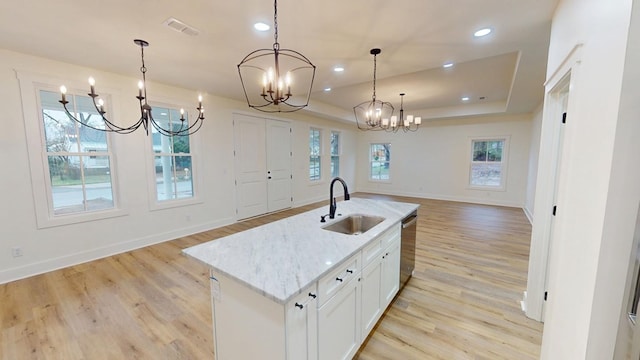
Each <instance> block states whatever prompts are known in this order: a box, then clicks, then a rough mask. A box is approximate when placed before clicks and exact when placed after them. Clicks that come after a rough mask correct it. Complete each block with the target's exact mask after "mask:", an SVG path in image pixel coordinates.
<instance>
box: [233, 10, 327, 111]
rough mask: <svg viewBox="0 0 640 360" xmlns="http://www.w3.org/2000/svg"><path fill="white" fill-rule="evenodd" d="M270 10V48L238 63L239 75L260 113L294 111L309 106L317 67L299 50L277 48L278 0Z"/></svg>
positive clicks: (254, 106)
mask: <svg viewBox="0 0 640 360" xmlns="http://www.w3.org/2000/svg"><path fill="white" fill-rule="evenodd" d="M273 9H274V10H273V27H274V30H275V35H274V39H275V42H274V43H273V48H272V49H259V50H255V51H253V52H251V53H249V55H247V56H245V57H244V59H242V61H241V62H240V64H238V74H239V75H240V82H241V83H242V89H243V90H244V95H245V97H246V98H247V104H248V105H249V107H251V108H254V109H256V110H260V111H263V112H293V111H297V110H300V109H302V108H304V107H305V106H307V105H309V97H310V95H311V88H312V87H313V79H314V77H315V74H316V67H315V65H313V64H312V63H311V61H309V59H307V58H306V57H305V56H304V55H302V54H301V53H299V52H297V51H295V50H289V49H281V48H280V44H279V43H278V1H277V0H275V1H274V2H273ZM243 75H244V76H243ZM246 79H250V80H249V81H250V84H251V85H250V86H247V85H245V80H246ZM255 80H257V81H256V83H255V85H254V84H253V81H255ZM258 81H259V82H258ZM259 84H260V85H259ZM247 87H249V91H247ZM259 87H261V90H258V88H259ZM293 90H295V91H293Z"/></svg>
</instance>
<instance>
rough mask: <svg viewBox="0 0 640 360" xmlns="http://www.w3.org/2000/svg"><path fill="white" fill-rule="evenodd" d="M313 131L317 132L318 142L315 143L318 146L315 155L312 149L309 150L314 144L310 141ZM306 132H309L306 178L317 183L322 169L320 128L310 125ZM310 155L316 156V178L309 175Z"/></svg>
mask: <svg viewBox="0 0 640 360" xmlns="http://www.w3.org/2000/svg"><path fill="white" fill-rule="evenodd" d="M314 131H315V132H317V133H318V144H317V146H318V154H317V155H313V153H312V150H311V149H312V147H313V145H314V144H312V143H311V139H312V135H311V133H312V132H314ZM308 134H309V163H308V164H309V168H308V171H309V176H308V177H307V180H308V181H309V182H311V183H319V182H321V181H322V175H323V171H322V153H323V150H324V147H323V146H322V145H323V144H322V129H321V128H318V127H314V126H310V127H309V133H308ZM312 157H315V158H317V161H316V163H317V164H318V165H317V167H318V177H317V178H312V177H311V166H312V164H313V163H312Z"/></svg>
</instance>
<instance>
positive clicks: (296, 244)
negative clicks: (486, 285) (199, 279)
mask: <svg viewBox="0 0 640 360" xmlns="http://www.w3.org/2000/svg"><path fill="white" fill-rule="evenodd" d="M337 205H338V206H337V211H336V217H335V219H333V220H330V219H329V217H328V216H327V218H326V219H327V222H325V223H321V222H320V216H321V215H325V214H327V212H328V210H329V206H328V205H327V206H322V207H321V208H318V209H315V210H311V211H308V212H305V213H302V214H298V215H294V216H291V217H289V218H285V219H282V220H278V221H275V222H272V223H269V224H265V225H262V226H259V227H255V228H252V229H249V230H246V231H243V232H240V233H236V234H233V235H229V236H226V237H223V238H220V239H216V240H212V241H209V242H206V243H203V244H200V245H196V246H193V247H190V248H187V249H184V250H183V252H184V253H185V254H187V255H188V256H191V257H193V258H195V259H197V260H199V261H201V262H202V263H204V264H206V265H208V266H209V267H211V269H212V270H213V271H214V273H215V272H219V273H222V274H224V275H226V276H228V277H230V278H232V279H235V280H237V281H238V282H240V283H242V284H244V285H246V286H248V287H249V288H251V289H253V290H254V291H256V292H258V293H260V294H262V295H264V296H266V297H268V298H270V299H273V300H274V301H276V302H278V303H282V304H284V303H286V302H287V301H288V300H289V299H291V298H292V297H293V296H295V295H297V294H298V293H300V291H302V289H304V288H305V287H306V286H308V285H309V284H311V283H313V282H314V281H317V280H318V279H319V278H321V277H322V276H323V275H324V274H325V273H327V272H328V271H329V270H331V269H332V268H333V267H334V266H336V265H338V264H340V263H341V262H342V261H343V260H346V259H347V258H349V257H350V256H351V255H353V254H355V253H356V252H357V251H359V250H360V249H362V248H363V247H364V246H365V245H366V244H367V243H369V242H370V241H371V240H373V239H374V238H376V237H377V236H378V235H380V234H381V233H383V232H384V231H385V230H387V229H389V228H390V227H391V226H393V225H395V224H397V223H398V222H400V221H401V220H402V219H403V218H404V217H405V216H407V215H409V214H410V213H411V212H413V211H414V210H416V209H417V208H418V207H419V205H418V204H412V203H403V202H393V201H380V200H371V199H363V198H356V197H352V198H351V200H349V201H340V202H338V204H337ZM338 214H341V215H342V216H338ZM352 214H364V215H375V216H381V217H384V218H385V220H384V221H383V222H381V223H380V224H378V225H376V226H375V227H373V228H371V229H370V230H369V231H367V232H365V233H363V234H360V235H345V234H341V233H337V232H333V231H328V230H324V229H322V228H323V227H325V226H327V225H330V224H332V223H334V222H336V221H340V220H341V219H343V218H345V217H347V216H349V215H352Z"/></svg>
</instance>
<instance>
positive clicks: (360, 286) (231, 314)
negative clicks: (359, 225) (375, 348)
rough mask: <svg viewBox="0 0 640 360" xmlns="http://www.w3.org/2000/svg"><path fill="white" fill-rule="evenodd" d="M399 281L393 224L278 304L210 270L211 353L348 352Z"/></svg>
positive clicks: (318, 357) (240, 359)
mask: <svg viewBox="0 0 640 360" xmlns="http://www.w3.org/2000/svg"><path fill="white" fill-rule="evenodd" d="M399 284H400V224H396V225H394V226H393V227H392V228H390V229H389V230H387V231H385V232H384V233H383V234H382V235H380V236H378V237H377V238H375V239H373V240H372V241H371V242H370V243H368V244H367V245H366V246H365V247H364V248H363V249H362V250H361V251H358V252H357V253H356V254H355V255H353V256H351V257H350V258H348V259H346V260H345V261H343V262H341V263H340V264H339V265H337V266H335V267H334V268H333V269H331V270H330V271H329V272H328V273H327V274H325V275H324V276H323V277H322V278H320V279H319V280H318V281H317V282H314V283H313V284H311V285H309V286H307V288H305V289H304V290H303V291H301V292H300V293H299V294H298V295H296V296H294V297H293V298H291V300H289V301H288V302H287V303H286V304H284V305H283V304H282V303H279V302H277V301H275V300H273V299H270V298H267V297H265V296H262V295H260V294H259V293H257V292H255V291H254V290H253V289H250V288H249V287H247V286H245V285H243V284H240V283H239V282H237V281H235V280H233V279H231V278H229V277H227V276H225V275H222V274H216V273H215V272H214V271H212V272H211V289H212V298H213V320H214V326H213V329H214V334H213V335H214V341H215V343H214V352H215V356H216V359H217V360H244V359H266V358H268V359H286V360H339V359H351V358H352V357H353V356H354V355H355V353H356V352H357V351H358V349H359V348H360V346H361V345H362V342H363V341H364V340H365V339H366V338H367V336H368V335H369V333H370V332H371V330H372V329H373V327H374V326H375V324H376V323H377V322H378V320H379V319H380V317H381V316H382V314H383V313H384V310H385V309H386V308H387V306H388V305H389V303H390V302H391V300H393V297H394V296H395V295H396V293H397V292H398V289H399Z"/></svg>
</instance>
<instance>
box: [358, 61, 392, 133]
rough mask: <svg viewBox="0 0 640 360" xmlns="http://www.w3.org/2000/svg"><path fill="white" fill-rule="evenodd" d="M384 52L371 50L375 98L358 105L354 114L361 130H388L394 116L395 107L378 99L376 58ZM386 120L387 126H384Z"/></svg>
mask: <svg viewBox="0 0 640 360" xmlns="http://www.w3.org/2000/svg"><path fill="white" fill-rule="evenodd" d="M381 52H382V50H380V49H371V51H370V53H371V55H373V97H372V98H371V101H365V102H363V103H362V104H359V105H356V106H355V107H354V108H353V112H354V114H355V116H356V124H357V125H358V129H360V130H386V129H387V128H388V127H389V122H388V121H389V118H391V116H392V115H393V110H394V109H393V105H391V103H388V102H384V101H380V100H377V99H376V56H378V54H380V53H381ZM384 119H386V122H387V124H386V125H384Z"/></svg>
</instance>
